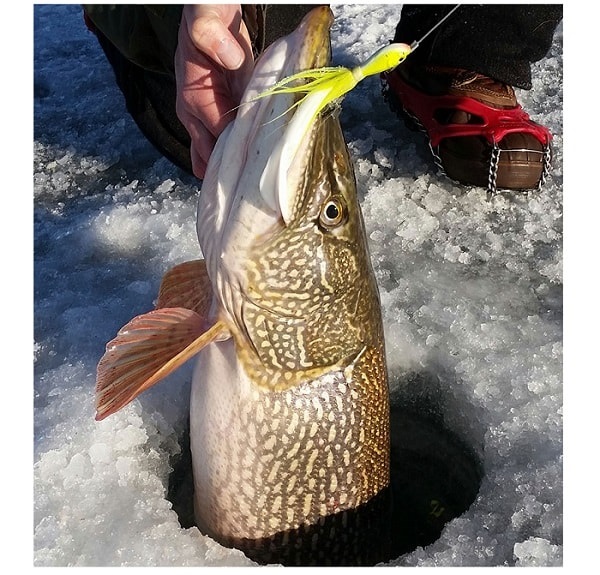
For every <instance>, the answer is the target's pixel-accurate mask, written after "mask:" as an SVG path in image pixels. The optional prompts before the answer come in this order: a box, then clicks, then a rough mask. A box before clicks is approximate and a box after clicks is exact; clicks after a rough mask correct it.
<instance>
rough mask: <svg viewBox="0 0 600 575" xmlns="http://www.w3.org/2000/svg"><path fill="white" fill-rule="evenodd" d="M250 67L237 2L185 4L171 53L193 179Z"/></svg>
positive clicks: (230, 116) (233, 105) (226, 120)
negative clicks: (187, 137)
mask: <svg viewBox="0 0 600 575" xmlns="http://www.w3.org/2000/svg"><path fill="white" fill-rule="evenodd" d="M252 68H253V58H252V45H251V42H250V36H249V34H248V30H247V29H246V25H245V24H244V22H243V20H242V9H241V6H240V5H239V4H203V5H189V4H186V5H185V6H184V8H183V14H182V19H181V25H180V27H179V40H178V45H177V51H176V53H175V78H176V83H177V102H176V110H177V116H178V117H179V119H180V121H181V123H182V124H183V125H184V126H185V128H186V130H187V131H188V133H189V134H190V137H191V140H192V145H191V149H190V155H191V159H192V170H193V171H194V174H195V175H196V176H197V177H198V178H203V177H204V174H205V172H206V165H207V163H208V158H209V157H210V154H211V152H212V150H213V148H214V145H215V143H216V141H217V138H218V137H219V134H220V133H221V132H222V131H223V130H224V129H225V127H226V126H227V124H229V122H231V121H232V120H233V119H234V118H235V108H236V106H238V104H239V103H240V100H241V98H242V95H243V93H244V90H245V88H246V85H247V83H248V80H249V79H250V76H251V74H252Z"/></svg>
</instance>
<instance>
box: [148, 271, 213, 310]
mask: <svg viewBox="0 0 600 575" xmlns="http://www.w3.org/2000/svg"><path fill="white" fill-rule="evenodd" d="M212 299H213V290H212V284H211V283H210V278H209V277H208V273H207V271H206V262H205V261H204V260H192V261H189V262H185V263H182V264H179V265H176V266H175V267H173V268H171V269H170V270H169V271H168V272H167V273H166V274H165V275H164V276H163V279H162V282H161V284H160V289H159V291H158V300H157V302H156V307H155V309H161V308H166V307H184V308H186V309H191V310H192V311H195V312H196V313H197V314H198V315H199V316H200V317H203V318H206V317H208V313H209V311H210V305H211V302H212Z"/></svg>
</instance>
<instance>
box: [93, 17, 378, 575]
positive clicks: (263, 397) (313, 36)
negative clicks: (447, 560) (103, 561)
mask: <svg viewBox="0 0 600 575" xmlns="http://www.w3.org/2000/svg"><path fill="white" fill-rule="evenodd" d="M332 20H333V17H332V14H331V11H330V10H329V8H327V7H318V8H315V9H314V10H313V11H311V12H310V13H309V14H308V15H307V16H306V17H305V18H304V20H303V21H302V22H301V24H300V25H299V27H298V28H297V29H296V30H295V31H294V32H293V33H292V34H290V35H289V36H287V37H285V38H282V39H280V40H278V41H277V42H275V43H274V44H272V45H271V46H270V47H269V48H268V49H267V51H266V52H265V53H264V54H263V56H262V57H261V58H260V59H259V60H258V61H257V63H256V66H255V70H254V73H253V76H252V78H251V80H250V82H249V85H248V88H247V90H246V93H245V95H244V98H243V101H242V104H241V106H240V108H239V110H238V114H237V117H236V119H235V121H233V122H232V123H231V124H229V126H228V127H227V129H226V130H225V131H224V132H223V134H222V135H221V136H220V138H219V139H218V142H217V144H216V147H215V149H214V152H213V154H212V156H211V159H210V162H209V165H208V169H207V173H206V177H205V179H204V181H203V184H202V189H201V192H200V194H199V200H198V218H197V232H198V239H199V244H200V247H201V251H202V254H203V256H204V260H196V261H193V262H187V263H184V264H181V265H178V266H176V267H175V268H174V269H173V270H171V271H170V272H168V273H167V274H166V275H165V277H164V278H163V283H162V284H161V289H160V293H159V297H158V301H157V305H156V309H155V310H153V311H151V312H149V313H147V314H144V315H141V316H138V317H136V318H134V319H133V320H131V321H130V322H129V323H128V324H127V325H126V326H125V327H124V328H122V329H121V330H120V331H119V333H118V334H117V337H116V338H115V339H113V340H112V341H111V342H109V343H108V344H107V349H106V352H105V354H104V356H103V358H102V359H101V361H100V363H99V365H98V379H97V415H96V418H97V419H103V418H104V417H106V416H108V415H110V414H111V413H114V412H115V411H117V410H118V409H120V408H121V407H123V406H124V405H126V404H127V403H128V402H129V401H131V400H132V399H133V398H134V397H136V396H137V395H138V394H139V393H141V392H142V391H143V390H145V389H147V388H148V387H150V386H152V385H154V384H155V383H156V382H158V381H159V380H160V379H162V378H163V377H164V376H165V375H167V374H168V373H170V372H171V371H173V369H175V368H176V367H178V366H179V365H181V363H183V362H184V361H187V359H189V358H190V357H192V356H194V355H196V354H198V359H197V363H196V366H195V370H194V375H193V381H192V390H191V402H190V444H191V452H192V461H193V476H194V509H195V517H196V521H197V525H198V527H199V528H200V530H201V531H202V532H203V533H205V534H207V535H209V536H211V537H212V538H214V539H215V540H216V541H218V542H220V543H222V544H224V545H226V546H232V547H237V548H240V549H242V550H243V551H244V552H245V553H246V554H247V555H248V556H249V557H250V558H252V559H254V560H256V561H258V562H261V563H267V562H271V563H284V564H320V565H326V564H336V565H342V564H350V565H353V564H373V563H375V562H377V561H382V560H384V559H385V557H384V556H383V555H382V553H383V551H382V549H381V546H382V544H383V543H384V541H385V540H386V532H387V526H386V525H385V518H386V516H387V515H386V510H387V509H388V507H389V501H388V499H387V498H388V493H389V483H390V433H389V392H388V382H387V373H386V364H385V349H384V338H383V327H382V319H381V308H380V301H379V293H378V288H377V284H376V281H375V278H374V274H373V270H372V267H371V263H370V259H369V253H368V249H367V239H366V234H365V229H364V223H363V219H362V214H361V210H360V206H359V203H358V199H357V194H356V183H355V177H354V172H353V167H352V162H351V159H350V156H349V152H348V149H347V146H346V143H345V141H344V137H343V133H342V129H341V126H340V122H339V118H338V111H339V109H338V108H339V107H336V106H335V105H333V106H327V107H326V108H325V109H324V110H320V111H318V113H315V112H314V110H313V111H310V110H309V112H308V116H307V115H306V114H307V113H306V106H305V105H304V103H300V104H299V105H298V96H297V95H296V94H294V93H293V92H291V93H280V92H273V93H267V94H266V95H265V94H264V93H265V90H266V89H267V88H269V87H270V86H273V85H275V84H277V82H279V81H280V80H281V79H282V78H284V77H287V76H290V75H293V74H295V73H297V72H299V71H302V70H306V69H308V68H315V67H320V66H325V65H326V64H327V63H328V62H329V59H330V39H329V29H330V26H331V23H332ZM260 95H262V97H258V96H260ZM302 114H304V116H305V117H304V116H301V115H302ZM306 117H308V118H310V120H309V121H307V120H306Z"/></svg>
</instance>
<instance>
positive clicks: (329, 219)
mask: <svg viewBox="0 0 600 575" xmlns="http://www.w3.org/2000/svg"><path fill="white" fill-rule="evenodd" d="M345 220H346V210H345V209H344V205H343V204H342V202H341V201H340V200H339V199H338V198H331V199H329V200H327V201H326V202H325V204H323V207H322V208H321V215H320V216H319V221H320V222H321V224H322V225H323V226H325V227H326V228H334V227H336V226H339V225H340V224H342V223H343V222H344V221H345Z"/></svg>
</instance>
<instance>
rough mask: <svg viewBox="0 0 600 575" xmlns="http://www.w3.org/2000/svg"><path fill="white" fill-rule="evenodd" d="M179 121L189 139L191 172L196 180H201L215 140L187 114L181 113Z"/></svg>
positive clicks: (194, 118) (197, 120)
mask: <svg viewBox="0 0 600 575" xmlns="http://www.w3.org/2000/svg"><path fill="white" fill-rule="evenodd" d="M180 120H181V122H182V124H183V125H184V126H185V129H186V130H187V131H188V133H189V135H190V138H191V146H190V158H191V160H192V171H193V172H194V175H195V176H196V177H198V178H203V177H204V173H205V171H206V166H207V164H208V160H209V158H210V155H211V153H212V150H213V148H214V147H215V143H216V141H217V140H216V138H215V137H214V136H213V135H212V134H211V132H210V131H209V130H208V128H207V127H206V126H204V124H203V123H202V122H201V121H200V120H199V119H198V118H196V117H195V116H193V115H192V114H190V113H189V112H186V111H185V110H184V111H181V112H180Z"/></svg>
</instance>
